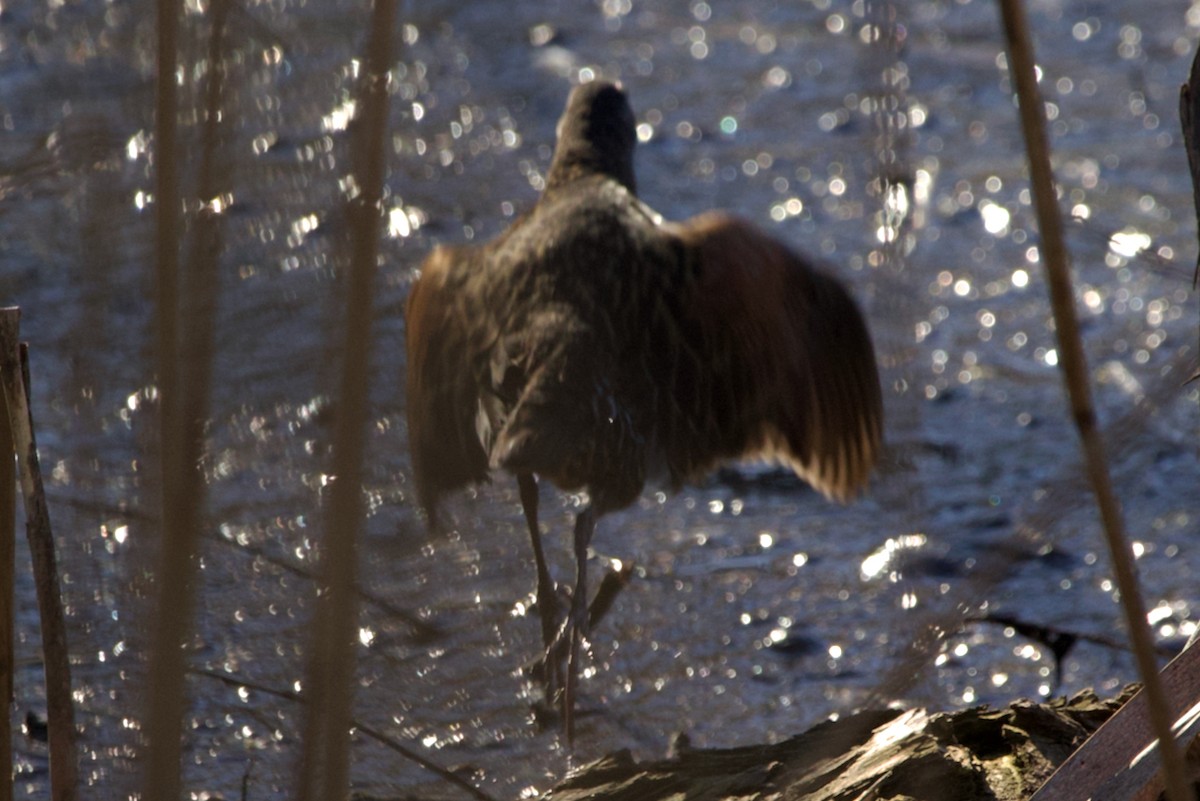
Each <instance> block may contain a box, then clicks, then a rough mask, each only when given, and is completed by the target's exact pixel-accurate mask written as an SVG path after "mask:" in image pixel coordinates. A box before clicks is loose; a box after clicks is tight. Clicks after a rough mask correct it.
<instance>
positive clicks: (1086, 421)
mask: <svg viewBox="0 0 1200 801" xmlns="http://www.w3.org/2000/svg"><path fill="white" fill-rule="evenodd" d="M1000 8H1001V16H1002V17H1003V20H1004V31H1005V37H1006V40H1007V45H1008V56H1009V65H1008V66H1009V73H1010V75H1012V77H1013V81H1014V84H1015V87H1016V91H1017V97H1018V100H1019V106H1020V114H1021V128H1022V131H1023V133H1024V136H1025V148H1026V154H1027V156H1028V159H1029V179H1030V184H1031V186H1032V189H1033V197H1034V208H1035V210H1036V213H1037V220H1038V230H1039V233H1040V237H1041V250H1042V263H1043V264H1045V268H1046V283H1047V285H1048V287H1049V290H1050V302H1051V307H1052V310H1053V313H1054V322H1055V330H1056V334H1057V337H1058V345H1059V349H1060V351H1061V357H1062V358H1061V360H1060V364H1061V365H1062V370H1063V379H1064V381H1065V383H1066V387H1067V394H1068V396H1069V398H1070V403H1071V413H1072V417H1073V418H1074V421H1075V426H1076V428H1077V429H1078V430H1079V437H1080V440H1081V443H1082V446H1083V451H1084V459H1085V463H1086V467H1087V474H1088V479H1089V482H1090V483H1091V486H1092V491H1093V493H1094V495H1095V498H1096V504H1097V506H1098V507H1099V511H1100V517H1101V520H1102V522H1103V527H1104V534H1105V539H1106V541H1107V544H1108V549H1109V553H1110V555H1111V557H1112V561H1113V572H1114V574H1115V576H1116V579H1117V587H1118V589H1119V591H1120V594H1121V608H1122V610H1123V611H1124V613H1125V623H1126V626H1127V627H1128V629H1129V636H1130V639H1131V641H1132V643H1133V650H1134V655H1135V657H1136V659H1137V664H1138V671H1139V672H1140V674H1141V677H1142V681H1143V682H1144V684H1145V694H1146V698H1147V702H1148V705H1149V710H1150V717H1151V721H1152V723H1153V726H1154V732H1155V735H1156V736H1157V737H1158V740H1159V751H1160V753H1161V756H1162V762H1163V772H1164V776H1165V779H1166V785H1167V796H1168V798H1169V799H1171V801H1188V800H1189V799H1194V795H1193V794H1192V791H1191V789H1190V788H1189V786H1188V784H1187V782H1186V779H1185V774H1184V767H1183V761H1182V758H1181V756H1180V754H1179V749H1178V748H1177V747H1176V745H1175V740H1174V738H1173V736H1172V734H1171V722H1172V721H1171V718H1170V716H1169V714H1168V704H1167V699H1166V695H1165V693H1164V691H1163V688H1162V682H1161V681H1160V679H1159V675H1158V662H1157V659H1156V658H1155V654H1154V644H1153V640H1152V638H1151V636H1150V628H1149V625H1148V624H1147V622H1146V609H1145V604H1144V602H1143V600H1142V596H1141V592H1140V590H1139V588H1138V580H1137V574H1136V572H1135V571H1134V566H1133V555H1132V552H1131V551H1130V548H1129V544H1128V540H1127V538H1126V536H1125V531H1124V522H1123V520H1122V517H1121V511H1120V507H1119V505H1118V503H1117V499H1116V495H1115V493H1114V491H1113V487H1112V481H1111V478H1110V476H1109V473H1108V462H1107V457H1106V455H1105V450H1104V441H1103V438H1102V436H1101V434H1100V431H1099V428H1098V426H1097V424H1096V411H1095V408H1094V405H1093V403H1092V397H1091V384H1090V380H1089V377H1088V367H1087V359H1086V356H1085V355H1084V351H1083V344H1082V340H1081V338H1080V334H1079V322H1078V320H1077V318H1076V313H1075V305H1074V303H1075V301H1074V292H1073V288H1072V284H1071V274H1070V264H1069V256H1068V253H1067V247H1066V242H1065V241H1064V239H1063V232H1062V217H1061V213H1060V210H1059V207H1058V197H1057V194H1056V191H1055V187H1054V175H1053V172H1052V170H1051V167H1050V148H1049V145H1048V143H1047V140H1046V125H1045V107H1044V106H1043V104H1042V99H1041V95H1040V93H1039V92H1038V88H1037V77H1036V74H1035V67H1034V56H1033V47H1032V44H1031V43H1030V40H1029V30H1028V26H1027V24H1026V20H1025V13H1024V9H1023V7H1022V5H1021V2H1020V0H1000Z"/></svg>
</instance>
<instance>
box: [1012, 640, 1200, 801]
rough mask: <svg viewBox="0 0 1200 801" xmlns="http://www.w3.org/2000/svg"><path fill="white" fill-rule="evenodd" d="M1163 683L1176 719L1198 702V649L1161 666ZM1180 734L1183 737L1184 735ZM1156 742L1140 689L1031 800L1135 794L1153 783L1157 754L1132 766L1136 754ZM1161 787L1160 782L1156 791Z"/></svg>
mask: <svg viewBox="0 0 1200 801" xmlns="http://www.w3.org/2000/svg"><path fill="white" fill-rule="evenodd" d="M1162 681H1163V689H1164V690H1165V691H1166V693H1167V698H1168V700H1169V702H1170V714H1171V718H1172V720H1177V719H1178V718H1179V717H1180V716H1181V715H1183V714H1184V713H1185V712H1187V711H1188V710H1189V709H1190V708H1191V707H1192V706H1193V705H1195V704H1196V703H1197V701H1198V700H1200V648H1188V649H1187V650H1186V651H1184V652H1183V653H1182V654H1180V655H1179V656H1177V657H1176V658H1175V659H1174V660H1173V661H1172V662H1171V664H1169V665H1167V667H1166V668H1165V669H1164V670H1163V672H1162ZM1180 734H1181V740H1182V739H1183V736H1184V733H1183V732H1181V733H1180ZM1187 739H1189V740H1190V739H1191V738H1190V737H1188V738H1187ZM1154 740H1155V738H1154V731H1153V729H1152V727H1151V725H1150V717H1149V714H1148V712H1147V710H1146V698H1145V694H1144V693H1143V692H1141V691H1138V693H1137V694H1136V695H1134V696H1133V697H1132V698H1131V699H1130V700H1129V703H1127V704H1125V705H1124V706H1123V707H1121V709H1120V711H1118V712H1117V714H1115V715H1113V717H1112V718H1111V719H1110V720H1109V721H1108V722H1106V723H1105V724H1104V725H1103V726H1101V727H1100V729H1099V730H1097V731H1096V733H1095V734H1093V735H1092V736H1091V737H1090V738H1089V739H1088V741H1087V742H1086V743H1085V744H1084V745H1083V746H1082V747H1081V748H1080V749H1079V750H1078V751H1077V752H1075V753H1074V754H1072V755H1071V758H1070V759H1068V760H1067V761H1066V762H1064V763H1063V764H1062V765H1061V766H1060V767H1059V769H1058V771H1057V772H1055V774H1054V776H1052V777H1051V778H1050V780H1049V781H1048V782H1046V784H1045V786H1044V787H1042V788H1041V789H1040V790H1038V792H1037V793H1035V794H1034V796H1033V798H1032V799H1030V801H1086V799H1088V798H1101V797H1103V798H1112V799H1117V798H1122V799H1124V798H1132V797H1133V796H1134V794H1135V793H1136V792H1137V791H1138V790H1139V789H1140V788H1142V787H1145V786H1146V785H1147V784H1149V783H1152V782H1154V781H1155V776H1156V773H1157V767H1158V766H1157V764H1156V762H1157V760H1156V758H1155V756H1156V755H1154V754H1153V753H1151V754H1149V755H1148V756H1149V757H1150V758H1149V759H1145V758H1143V759H1141V760H1140V761H1138V762H1137V764H1132V765H1131V763H1133V762H1134V759H1135V758H1136V757H1137V756H1138V754H1140V753H1142V752H1143V751H1145V750H1146V749H1148V748H1150V747H1151V746H1153V745H1154ZM1135 785H1136V786H1135ZM1161 791H1162V785H1161V783H1158V789H1157V791H1156V792H1155V795H1157V793H1158V792H1161Z"/></svg>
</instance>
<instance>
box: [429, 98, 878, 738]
mask: <svg viewBox="0 0 1200 801" xmlns="http://www.w3.org/2000/svg"><path fill="white" fill-rule="evenodd" d="M556 140H557V141H556V144H555V148H554V153H553V156H552V158H551V161H550V166H549V169H548V171H547V173H546V176H545V182H544V188H543V191H542V193H541V195H540V197H539V198H538V200H537V201H536V203H535V204H534V205H533V206H532V208H531V209H530V210H529V211H528V212H527V213H525V214H523V215H522V216H521V217H519V218H518V219H517V220H516V221H514V222H513V223H512V225H511V226H509V227H508V228H507V229H506V230H505V231H503V232H502V233H500V234H499V235H498V236H497V237H496V238H495V239H493V240H492V241H490V242H487V243H484V244H481V245H453V244H447V245H438V246H436V247H435V248H434V249H433V250H432V251H431V252H430V253H429V255H428V256H427V257H426V259H425V261H424V262H423V264H422V265H421V267H420V269H419V272H418V274H417V277H416V279H415V281H414V283H413V285H412V287H411V289H410V293H409V297H408V300H407V305H406V319H405V327H406V359H407V363H406V371H407V376H406V393H407V394H406V413H407V424H408V436H409V447H410V454H411V459H412V470H413V477H414V482H415V489H416V497H417V502H418V505H419V507H420V508H421V510H422V512H423V515H424V517H425V518H426V520H427V522H428V525H429V527H430V528H431V529H433V530H437V529H438V528H439V526H440V519H439V505H440V501H441V500H442V499H443V498H444V497H445V496H446V495H447V494H448V493H450V492H453V491H455V490H458V489H460V488H463V487H466V486H468V485H473V484H477V483H481V482H485V481H487V480H488V479H489V475H490V474H491V473H492V471H504V472H506V473H509V474H512V475H513V476H515V478H516V481H517V486H518V489H519V497H520V501H521V506H522V509H523V512H524V517H525V521H526V524H527V527H528V529H529V535H530V540H531V543H532V546H533V557H534V563H535V567H536V571H537V585H536V590H535V602H536V605H537V608H538V612H539V616H540V622H541V628H542V639H543V645H544V646H545V649H546V652H545V657H544V658H545V660H546V662H547V663H553V664H555V665H557V670H556V671H550V673H551V675H561V674H562V673H563V672H565V677H564V678H562V679H561V681H558V682H555V681H554V680H549V681H548V684H550V685H555V684H558V685H561V686H560V687H559V689H558V691H557V692H556V697H557V700H559V701H561V717H562V720H563V725H564V729H565V733H566V738H567V741H568V743H569V744H573V740H574V704H575V693H576V691H577V681H578V679H577V674H578V665H577V661H578V658H579V657H578V653H579V648H580V647H581V644H582V643H583V642H584V637H585V636H586V635H587V627H588V609H587V551H588V546H589V543H590V542H591V539H592V536H593V532H594V529H595V526H596V521H597V520H598V519H599V518H601V517H602V516H603V515H605V514H606V513H609V512H612V511H614V510H618V509H621V508H624V507H627V506H629V505H631V504H632V503H633V502H634V501H635V500H636V499H637V498H638V497H639V495H640V494H641V492H642V490H643V488H644V487H645V486H646V485H647V483H648V482H650V483H651V485H653V486H658V487H664V488H667V489H671V490H678V489H679V488H680V487H681V486H682V485H684V484H685V483H688V482H692V481H696V480H699V479H701V478H703V477H704V476H705V474H707V473H708V472H709V471H711V470H713V469H714V468H716V467H718V466H720V465H722V464H725V463H729V462H734V461H738V460H745V459H755V458H757V459H765V460H769V461H774V462H776V463H779V464H782V465H784V466H787V467H790V468H791V469H792V470H794V471H795V473H796V474H797V475H798V476H800V478H802V479H803V480H805V481H806V482H807V483H808V484H810V485H811V486H812V487H814V488H815V489H816V490H818V491H819V492H821V493H822V494H824V495H825V496H827V497H828V498H830V499H832V500H835V501H839V502H848V501H850V500H851V499H853V498H854V497H855V496H856V495H857V494H858V493H859V492H860V490H862V488H863V487H864V485H866V484H867V482H868V479H869V476H870V474H871V472H872V469H873V467H874V465H875V463H876V461H877V460H878V457H879V454H880V451H881V450H882V444H883V408H882V392H881V389H880V382H879V373H878V369H877V367H876V359H875V352H874V348H873V346H872V342H871V337H870V333H869V331H868V328H867V324H866V322H865V320H864V318H863V315H862V313H861V311H860V310H859V307H858V305H857V304H856V303H855V301H854V300H853V298H852V297H851V295H850V294H849V292H848V291H847V289H846V287H845V286H843V285H842V283H840V282H839V281H838V280H837V279H836V278H835V277H833V275H831V274H830V272H829V271H828V270H827V269H825V268H822V267H819V266H816V265H814V264H813V263H811V262H810V261H809V260H808V259H806V258H805V257H803V256H801V255H799V254H798V253H797V252H795V251H794V250H792V249H791V248H790V247H789V246H788V245H787V244H785V243H783V242H781V241H780V240H778V239H776V238H775V237H773V236H771V235H769V234H767V233H765V232H763V231H762V230H760V229H759V228H758V227H756V226H755V225H754V224H753V223H751V222H749V221H747V220H745V219H743V218H741V217H739V216H737V215H736V214H733V213H730V212H725V211H711V212H706V213H703V214H700V215H699V216H696V217H692V218H690V219H687V220H684V221H680V222H673V221H669V220H666V219H664V218H663V217H662V215H660V214H658V213H657V212H656V211H654V210H653V209H652V208H651V207H649V206H648V205H646V204H645V203H644V202H643V201H642V200H641V199H640V198H639V196H638V193H637V182H636V177H635V174H634V151H635V148H636V144H637V131H636V118H635V116H634V113H633V110H632V107H631V105H630V103H629V100H628V98H627V96H626V92H625V90H624V87H623V86H622V85H621V84H619V83H615V82H609V81H604V80H593V81H591V82H587V83H581V84H579V85H577V86H575V87H574V88H573V89H572V90H571V92H570V94H569V96H568V98H567V103H566V108H565V110H564V111H563V114H562V116H561V118H560V119H559V121H558V125H557V128H556ZM539 481H543V482H549V483H550V484H552V485H554V486H555V487H557V488H558V489H560V490H561V491H564V492H568V493H578V494H579V495H580V497H581V498H583V499H584V501H585V502H584V503H583V504H582V505H581V507H580V508H579V511H578V513H577V514H576V516H575V522H574V542H573V546H574V557H575V587H574V590H573V591H572V592H571V594H570V601H569V609H568V610H566V614H565V616H562V615H561V610H560V609H559V601H558V596H557V594H556V588H555V584H554V582H553V580H552V579H551V576H550V572H549V569H548V567H547V563H546V557H545V552H544V549H543V545H542V535H541V532H540V530H539V522H538V501H539V497H538V495H539V483H538V482H539ZM560 617H562V619H561V620H560V619H559V618H560ZM564 663H565V664H564Z"/></svg>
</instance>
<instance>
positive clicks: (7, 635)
mask: <svg viewBox="0 0 1200 801" xmlns="http://www.w3.org/2000/svg"><path fill="white" fill-rule="evenodd" d="M2 346H3V345H0V347H2ZM3 406H4V410H3V413H0V702H2V703H3V708H4V710H5V714H4V715H3V716H0V777H8V776H12V767H13V759H12V719H11V714H10V713H11V710H12V702H13V671H14V664H15V662H14V657H13V632H14V631H15V624H14V618H13V605H14V597H13V578H14V575H13V565H14V563H15V561H16V545H17V532H16V519H17V494H16V490H17V470H16V461H15V456H16V445H15V444H14V443H13V430H12V423H11V422H10V419H11V416H12V412H11V410H10V409H9V406H8V400H7V399H5V400H4V401H3ZM12 797H13V786H12V782H11V781H2V780H0V801H12Z"/></svg>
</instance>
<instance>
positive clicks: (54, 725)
mask: <svg viewBox="0 0 1200 801" xmlns="http://www.w3.org/2000/svg"><path fill="white" fill-rule="evenodd" d="M20 317H21V311H20V309H16V308H7V309H0V383H2V384H3V389H4V397H5V401H6V403H7V408H8V415H9V425H10V426H11V427H12V433H13V442H14V445H15V451H16V454H17V460H18V472H19V474H20V481H21V494H22V495H23V496H24V501H25V534H26V537H27V538H28V540H29V551H30V556H31V557H32V560H33V574H34V583H35V586H36V588H37V597H38V613H39V615H40V617H41V625H42V656H43V662H44V668H45V675H46V718H47V723H48V724H49V736H50V795H51V798H52V799H53V801H72V799H74V798H75V797H76V793H77V791H78V790H77V785H78V764H77V762H76V759H77V754H76V751H75V706H74V701H73V700H72V697H71V668H70V662H69V658H68V649H67V627H66V621H65V620H64V617H63V605H62V596H61V592H60V589H59V582H58V565H57V559H56V557H55V554H54V535H53V533H52V532H51V530H50V510H49V508H48V507H47V505H46V492H45V488H44V487H43V485H42V472H41V467H40V466H39V464H38V456H37V442H36V441H35V439H34V435H33V417H32V415H31V414H30V411H29V387H28V381H27V380H26V378H25V376H26V375H27V365H28V362H27V359H26V361H25V363H24V364H23V363H22V356H23V355H25V354H26V351H24V350H23V346H21V345H20V344H19V343H18V333H17V332H18V326H19V322H20Z"/></svg>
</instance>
